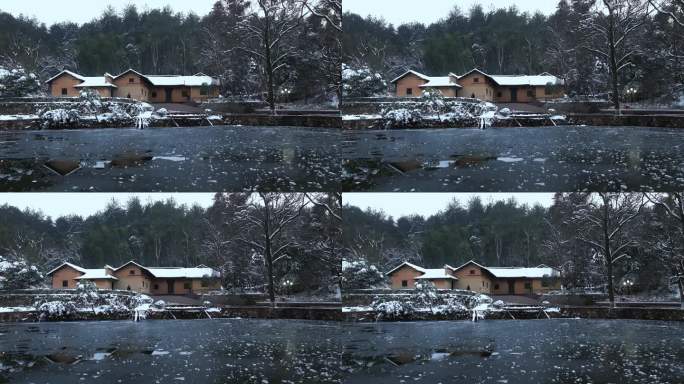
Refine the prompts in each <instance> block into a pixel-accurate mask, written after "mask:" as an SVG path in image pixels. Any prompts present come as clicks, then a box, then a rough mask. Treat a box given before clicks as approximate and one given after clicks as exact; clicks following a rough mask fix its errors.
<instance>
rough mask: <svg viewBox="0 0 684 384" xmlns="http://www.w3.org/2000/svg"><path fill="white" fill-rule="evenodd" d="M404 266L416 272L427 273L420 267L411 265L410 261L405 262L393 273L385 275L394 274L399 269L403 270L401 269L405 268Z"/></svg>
mask: <svg viewBox="0 0 684 384" xmlns="http://www.w3.org/2000/svg"><path fill="white" fill-rule="evenodd" d="M404 266H407V267H409V268H412V269H415V270H416V271H418V272H422V273H425V268H423V267H419V266H417V265H415V264H411V263H409V262H408V261H404V262H403V263H401V264H399V265H398V266H397V267H395V268H393V269H392V270H391V271H389V272H387V273H385V275H390V274H391V273H392V272H394V271H396V270H398V269H401V268H402V267H404Z"/></svg>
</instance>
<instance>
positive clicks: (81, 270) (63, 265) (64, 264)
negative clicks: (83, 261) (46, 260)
mask: <svg viewBox="0 0 684 384" xmlns="http://www.w3.org/2000/svg"><path fill="white" fill-rule="evenodd" d="M62 267H71V268H73V269H75V270H77V271H79V272H81V273H86V269H85V268H83V267H79V266H78V265H76V264H71V263H69V262H66V261H65V262H63V263H62V264H60V265H59V266H57V267H55V268H53V269H52V270H50V272H48V273H46V275H51V274H53V273H54V272H55V271H57V270H59V269H61V268H62Z"/></svg>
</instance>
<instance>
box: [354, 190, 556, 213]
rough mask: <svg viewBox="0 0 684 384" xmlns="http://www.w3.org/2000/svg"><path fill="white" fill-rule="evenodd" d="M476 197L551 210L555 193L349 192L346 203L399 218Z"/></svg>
mask: <svg viewBox="0 0 684 384" xmlns="http://www.w3.org/2000/svg"><path fill="white" fill-rule="evenodd" d="M474 196H479V197H480V199H482V202H483V203H487V202H489V201H498V200H508V199H509V198H511V197H514V198H515V199H516V200H517V201H518V202H520V203H522V204H527V205H529V206H533V205H535V204H537V203H538V204H540V205H542V206H544V207H548V206H550V205H551V204H552V203H553V193H345V194H343V195H342V200H343V201H344V204H349V205H355V206H357V207H359V208H361V209H363V210H366V209H368V208H372V209H374V210H382V211H384V212H385V214H387V215H389V216H392V217H394V218H395V219H396V218H399V217H401V216H408V215H413V214H418V215H421V216H423V217H428V216H430V215H433V214H435V213H437V212H439V211H441V210H444V209H445V208H446V207H447V205H448V204H449V202H451V200H452V199H454V198H455V199H457V200H459V201H461V202H462V204H463V205H465V204H466V203H467V202H468V200H470V199H471V198H472V197H474Z"/></svg>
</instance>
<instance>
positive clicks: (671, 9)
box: [648, 0, 684, 27]
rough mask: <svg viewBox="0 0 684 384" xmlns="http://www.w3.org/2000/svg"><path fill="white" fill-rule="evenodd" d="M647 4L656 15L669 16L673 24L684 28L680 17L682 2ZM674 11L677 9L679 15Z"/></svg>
mask: <svg viewBox="0 0 684 384" xmlns="http://www.w3.org/2000/svg"><path fill="white" fill-rule="evenodd" d="M648 3H649V4H651V6H653V8H654V9H655V10H656V11H657V12H658V13H662V14H664V15H667V16H669V17H670V18H671V19H672V21H673V22H675V23H676V24H678V25H680V26H682V27H684V19H682V15H681V12H684V0H648ZM676 9H679V11H680V12H679V14H677V11H676Z"/></svg>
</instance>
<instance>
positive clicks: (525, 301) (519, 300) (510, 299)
mask: <svg viewBox="0 0 684 384" xmlns="http://www.w3.org/2000/svg"><path fill="white" fill-rule="evenodd" d="M490 296H491V298H492V299H493V300H494V301H496V300H501V301H503V302H504V303H506V304H522V305H539V304H540V302H539V299H535V298H533V297H529V296H519V295H490Z"/></svg>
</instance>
